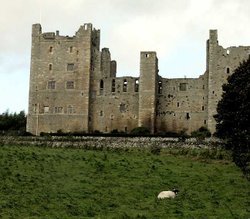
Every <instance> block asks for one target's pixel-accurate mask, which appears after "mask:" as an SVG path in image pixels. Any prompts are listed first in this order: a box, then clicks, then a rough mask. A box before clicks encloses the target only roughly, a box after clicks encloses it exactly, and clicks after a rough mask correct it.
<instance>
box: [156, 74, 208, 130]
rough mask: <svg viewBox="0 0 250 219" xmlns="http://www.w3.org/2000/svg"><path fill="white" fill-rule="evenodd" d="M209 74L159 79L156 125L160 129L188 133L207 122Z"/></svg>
mask: <svg viewBox="0 0 250 219" xmlns="http://www.w3.org/2000/svg"><path fill="white" fill-rule="evenodd" d="M206 81H207V80H206V74H205V75H202V76H201V77H199V78H197V79H191V78H189V79H187V78H186V79H185V78H184V79H165V78H159V80H158V91H157V111H156V127H157V131H158V132H180V131H182V130H187V131H188V133H190V132H192V131H194V130H197V129H198V128H200V127H201V126H206V124H207V117H206V115H207V88H206V83H207V82H206Z"/></svg>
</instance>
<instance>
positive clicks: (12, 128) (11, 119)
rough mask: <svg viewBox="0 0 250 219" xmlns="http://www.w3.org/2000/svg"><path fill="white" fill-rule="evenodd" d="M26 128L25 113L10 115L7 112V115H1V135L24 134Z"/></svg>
mask: <svg viewBox="0 0 250 219" xmlns="http://www.w3.org/2000/svg"><path fill="white" fill-rule="evenodd" d="M25 126H26V115H25V112H24V111H21V112H20V113H19V114H17V113H9V111H8V110H7V111H6V112H5V113H2V114H0V134H6V133H13V134H14V133H15V132H18V133H24V132H25Z"/></svg>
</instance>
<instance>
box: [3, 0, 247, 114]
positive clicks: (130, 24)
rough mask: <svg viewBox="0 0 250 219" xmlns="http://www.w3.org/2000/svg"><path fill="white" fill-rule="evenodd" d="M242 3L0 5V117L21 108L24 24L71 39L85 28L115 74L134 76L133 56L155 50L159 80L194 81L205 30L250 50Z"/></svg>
mask: <svg viewBox="0 0 250 219" xmlns="http://www.w3.org/2000/svg"><path fill="white" fill-rule="evenodd" d="M249 12H250V1H249V0H10V1H4V2H2V3H1V7H0V33H1V35H0V39H1V40H0V113H2V112H5V111H6V110H7V109H9V111H10V112H19V111H21V110H25V111H26V113H27V108H28V107H27V106H28V86H29V73H30V72H29V69H30V51H31V25H32V24H34V23H41V25H42V29H43V32H55V31H56V30H59V31H60V34H61V35H74V34H75V32H76V31H77V30H78V28H79V26H80V25H82V24H84V23H92V24H93V26H94V27H95V28H96V29H100V30H101V47H108V48H110V52H111V56H112V59H114V60H117V64H118V76H139V55H140V51H156V52H157V56H158V59H159V70H160V75H161V76H163V77H165V78H179V77H191V78H194V77H198V76H199V75H201V74H203V73H204V71H205V57H206V40H207V39H208V33H209V29H218V35H219V43H220V45H222V46H223V47H224V48H226V47H229V46H239V45H250V28H249V24H250V14H249Z"/></svg>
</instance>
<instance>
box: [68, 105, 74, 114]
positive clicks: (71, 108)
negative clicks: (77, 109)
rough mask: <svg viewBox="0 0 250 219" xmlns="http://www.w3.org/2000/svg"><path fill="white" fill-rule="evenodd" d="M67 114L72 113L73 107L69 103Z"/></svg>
mask: <svg viewBox="0 0 250 219" xmlns="http://www.w3.org/2000/svg"><path fill="white" fill-rule="evenodd" d="M67 112H68V114H73V113H74V108H73V106H71V105H69V106H68V109H67Z"/></svg>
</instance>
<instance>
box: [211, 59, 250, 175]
mask: <svg viewBox="0 0 250 219" xmlns="http://www.w3.org/2000/svg"><path fill="white" fill-rule="evenodd" d="M249 100H250V59H248V60H247V61H244V62H243V63H241V64H240V66H239V67H238V68H237V69H236V70H235V72H234V74H232V75H231V76H230V77H229V78H228V83H227V84H225V85H223V94H222V99H221V101H219V103H218V106H217V112H218V114H217V115H216V116H215V119H216V121H217V125H216V135H217V136H218V137H220V138H223V139H225V140H226V146H227V148H228V149H231V150H232V151H233V157H234V161H235V163H236V164H237V165H238V166H239V167H240V168H241V169H242V170H243V171H244V172H245V173H246V174H249V176H250V172H249V170H248V168H247V166H249V163H250V156H249V154H250V125H249V124H250V101H249Z"/></svg>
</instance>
